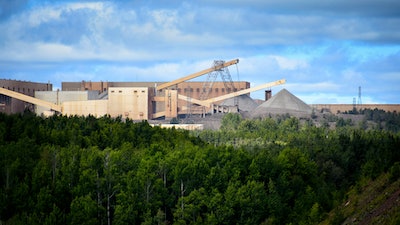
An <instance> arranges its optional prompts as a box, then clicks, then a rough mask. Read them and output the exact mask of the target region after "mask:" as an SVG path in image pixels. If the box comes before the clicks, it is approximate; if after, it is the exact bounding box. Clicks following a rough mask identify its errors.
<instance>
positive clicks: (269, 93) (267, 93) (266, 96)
mask: <svg viewBox="0 0 400 225" xmlns="http://www.w3.org/2000/svg"><path fill="white" fill-rule="evenodd" d="M271 97H272V91H271V90H266V91H265V101H268V99H270V98H271Z"/></svg>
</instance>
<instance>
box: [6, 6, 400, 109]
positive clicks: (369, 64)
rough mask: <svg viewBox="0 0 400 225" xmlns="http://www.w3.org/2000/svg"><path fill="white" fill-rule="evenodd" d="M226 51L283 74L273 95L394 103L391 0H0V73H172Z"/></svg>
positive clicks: (261, 79)
mask: <svg viewBox="0 0 400 225" xmlns="http://www.w3.org/2000/svg"><path fill="white" fill-rule="evenodd" d="M236 58H238V59H239V60H240V62H239V64H237V67H236V66H231V67H229V69H230V73H231V76H232V78H233V80H234V81H237V80H245V81H249V82H250V83H251V86H256V85H260V84H263V83H267V82H271V81H275V80H279V79H286V80H287V83H286V84H285V85H282V86H277V87H274V88H272V91H273V93H276V92H278V91H279V90H281V89H282V88H286V89H287V90H289V91H290V92H292V93H293V94H295V95H296V96H298V97H299V98H301V99H302V100H303V101H305V102H306V103H309V104H315V103H345V104H352V103H353V98H356V99H357V100H358V87H359V86H361V90H362V97H361V99H362V103H363V104H365V103H400V97H399V96H400V1H398V0H357V1H351V0H324V1H321V0H297V1H294V0H290V1H289V0H246V1H245V0H229V1H228V0H199V1H177V0H158V1H156V0H124V1H122V0H121V1H100V0H98V1H92V0H87V1H82V0H80V1H77V0H63V1H62V0H59V1H50V0H48V1H42V0H31V1H28V0H0V78H6V79H16V80H28V81H35V82H48V81H50V82H51V83H53V85H54V87H55V88H59V87H61V82H62V81H82V80H86V81H89V80H91V81H171V80H174V79H177V78H179V77H182V76H186V75H188V74H191V73H194V72H197V71H200V70H203V69H206V68H209V67H211V65H212V63H213V61H214V60H225V61H229V60H232V59H236ZM202 78H203V80H205V78H206V76H203V77H202ZM219 80H220V78H219ZM252 97H255V98H262V97H263V91H259V92H256V93H252Z"/></svg>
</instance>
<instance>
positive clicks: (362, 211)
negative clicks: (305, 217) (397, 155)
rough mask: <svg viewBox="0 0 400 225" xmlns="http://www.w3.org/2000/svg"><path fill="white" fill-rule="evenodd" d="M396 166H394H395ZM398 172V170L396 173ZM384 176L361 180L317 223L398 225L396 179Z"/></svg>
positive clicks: (399, 195)
mask: <svg viewBox="0 0 400 225" xmlns="http://www.w3.org/2000/svg"><path fill="white" fill-rule="evenodd" d="M397 165H398V164H397ZM397 172H398V171H397ZM398 178H399V177H393V172H392V173H389V174H387V173H384V174H382V175H380V176H379V177H378V178H377V179H376V180H370V179H369V180H365V181H362V182H360V183H362V184H358V185H356V186H354V187H352V188H351V189H350V191H349V192H348V193H347V196H348V197H347V199H346V201H345V202H343V203H342V204H341V205H339V206H338V207H337V208H336V209H335V210H333V211H332V212H330V213H329V217H328V218H327V219H326V220H325V221H323V222H322V223H320V225H328V224H360V225H366V224H400V180H399V179H398Z"/></svg>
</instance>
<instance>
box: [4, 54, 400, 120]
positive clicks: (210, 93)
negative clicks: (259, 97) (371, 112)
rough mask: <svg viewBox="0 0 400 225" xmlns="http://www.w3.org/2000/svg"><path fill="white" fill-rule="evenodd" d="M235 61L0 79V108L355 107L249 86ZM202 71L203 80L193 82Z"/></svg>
mask: <svg viewBox="0 0 400 225" xmlns="http://www.w3.org/2000/svg"><path fill="white" fill-rule="evenodd" d="M237 63H239V60H238V59H235V60H231V61H228V62H225V61H222V60H216V61H214V63H213V64H212V66H211V67H210V68H208V69H204V70H202V71H198V72H195V73H193V74H190V75H187V76H184V77H182V78H179V79H176V80H173V81H170V82H109V81H93V82H92V81H79V82H62V88H61V90H56V91H54V90H53V86H52V84H50V83H34V82H27V81H15V80H6V79H0V112H3V113H7V114H11V113H19V112H23V111H24V110H27V109H28V110H30V111H34V112H35V113H36V114H37V115H40V116H50V115H53V114H62V115H66V116H73V115H77V116H88V115H92V116H96V117H102V116H104V115H109V116H111V117H121V118H123V119H130V120H158V119H162V120H171V119H173V118H182V117H183V118H190V117H191V116H197V117H202V118H206V117H207V116H208V115H212V114H220V113H229V112H241V113H245V114H246V115H247V116H248V117H253V118H259V117H264V116H267V115H271V114H286V113H288V114H291V115H295V116H301V117H304V116H309V115H311V113H312V111H313V110H329V111H331V112H332V113H337V112H340V111H342V112H343V111H346V110H349V111H350V110H352V109H353V108H354V107H355V105H351V104H336V105H335V104H333V105H329V104H323V105H307V104H306V103H304V102H303V101H302V100H301V99H299V98H297V97H296V96H294V95H293V94H291V93H290V92H289V91H288V90H286V89H283V90H281V91H280V92H278V93H277V94H276V95H272V92H271V88H272V87H274V86H277V85H282V84H285V82H286V80H285V79H281V80H276V81H270V82H268V83H265V84H262V85H259V86H256V87H250V82H248V81H233V80H232V77H231V74H230V72H229V67H230V66H232V65H235V64H237ZM203 75H204V76H206V79H205V81H203V82H200V81H192V79H195V78H198V77H200V76H203ZM217 78H220V81H217ZM259 90H265V99H264V100H263V101H261V103H260V102H259V101H258V102H256V101H255V100H253V99H252V98H251V97H250V93H251V92H254V91H259ZM357 107H361V106H357ZM362 107H363V108H372V109H373V108H380V109H384V110H386V111H399V108H400V107H399V105H379V106H378V105H363V106H362Z"/></svg>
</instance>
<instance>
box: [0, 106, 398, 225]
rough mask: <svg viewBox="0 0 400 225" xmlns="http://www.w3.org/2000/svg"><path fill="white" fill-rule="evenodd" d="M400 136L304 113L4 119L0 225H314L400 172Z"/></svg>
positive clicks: (1, 120)
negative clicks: (304, 119)
mask: <svg viewBox="0 0 400 225" xmlns="http://www.w3.org/2000/svg"><path fill="white" fill-rule="evenodd" d="M399 149H400V135H399V133H392V132H389V131H382V130H368V131H364V130H361V129H355V128H351V127H348V126H343V127H340V128H337V129H336V130H330V129H327V128H324V127H319V128H317V127H315V126H313V125H310V124H307V123H305V124H302V123H300V121H299V120H298V119H296V118H278V119H269V118H266V119H262V120H261V119H259V120H244V119H242V118H241V117H240V116H239V115H238V114H227V115H226V116H225V117H224V118H223V121H222V128H221V129H220V130H218V131H209V130H205V131H201V132H197V133H189V132H188V131H182V130H175V129H161V128H159V127H154V128H152V127H151V126H150V125H149V124H148V123H147V122H146V121H142V122H139V123H134V122H133V121H129V120H128V121H124V122H122V121H121V119H120V118H116V119H113V118H110V117H103V118H100V119H96V118H94V117H65V116H53V117H49V118H41V117H36V116H34V115H32V114H29V113H27V114H25V115H12V116H7V115H4V114H0V174H1V176H0V184H1V187H0V222H1V223H2V224H164V223H173V224H260V223H264V224H288V223H296V224H315V223H318V222H319V221H321V220H322V219H323V218H324V216H325V215H326V212H328V211H330V210H331V209H332V208H334V207H335V206H336V205H337V204H338V202H340V201H341V200H342V198H343V197H344V193H346V190H347V189H348V188H349V187H350V186H351V185H353V184H355V183H356V182H357V181H358V180H359V179H361V178H362V177H368V178H374V177H377V176H378V175H379V174H381V173H382V172H390V171H394V172H393V176H392V177H394V179H398V178H399V176H400V172H398V171H399V169H398V168H399V162H400V151H399Z"/></svg>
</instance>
